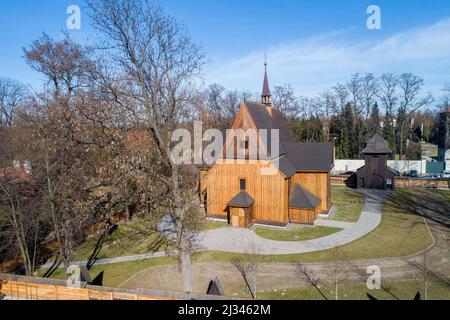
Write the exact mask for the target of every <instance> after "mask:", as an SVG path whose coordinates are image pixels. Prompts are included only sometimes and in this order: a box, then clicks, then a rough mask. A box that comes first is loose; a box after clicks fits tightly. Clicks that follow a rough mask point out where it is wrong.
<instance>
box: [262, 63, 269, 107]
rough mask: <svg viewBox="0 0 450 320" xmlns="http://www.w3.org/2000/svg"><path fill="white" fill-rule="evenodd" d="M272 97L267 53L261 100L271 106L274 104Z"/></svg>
mask: <svg viewBox="0 0 450 320" xmlns="http://www.w3.org/2000/svg"><path fill="white" fill-rule="evenodd" d="M270 98H271V94H270V88H269V78H268V77H267V55H266V56H265V61H264V84H263V91H262V94H261V102H262V103H263V104H265V105H268V106H270V105H271V104H272V102H271V99H270Z"/></svg>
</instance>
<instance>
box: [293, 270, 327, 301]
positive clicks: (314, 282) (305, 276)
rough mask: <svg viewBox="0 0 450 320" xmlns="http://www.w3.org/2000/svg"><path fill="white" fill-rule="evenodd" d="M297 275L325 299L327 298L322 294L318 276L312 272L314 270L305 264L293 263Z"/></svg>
mask: <svg viewBox="0 0 450 320" xmlns="http://www.w3.org/2000/svg"><path fill="white" fill-rule="evenodd" d="M295 267H296V270H297V275H298V276H299V277H300V278H301V279H302V280H303V281H305V282H306V284H308V285H309V286H310V287H312V288H314V289H316V290H317V292H319V294H320V295H321V296H322V297H323V298H324V299H325V300H328V298H327V297H326V296H325V295H324V293H323V292H322V290H320V278H319V276H318V275H317V274H316V273H315V272H314V270H311V269H309V268H308V267H307V266H306V265H304V264H301V263H296V264H295Z"/></svg>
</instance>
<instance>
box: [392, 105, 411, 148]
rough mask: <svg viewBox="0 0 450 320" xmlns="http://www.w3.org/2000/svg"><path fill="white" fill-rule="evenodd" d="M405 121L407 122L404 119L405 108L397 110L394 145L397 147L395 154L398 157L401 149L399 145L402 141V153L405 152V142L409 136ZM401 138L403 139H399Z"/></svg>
mask: <svg viewBox="0 0 450 320" xmlns="http://www.w3.org/2000/svg"><path fill="white" fill-rule="evenodd" d="M406 120H407V119H406V110H405V108H402V107H401V108H399V109H398V113H397V123H396V126H395V139H396V141H395V145H396V147H397V149H396V150H395V152H396V153H397V154H399V155H400V153H401V149H402V148H401V147H400V143H401V141H402V140H403V153H405V152H406V140H407V137H408V135H409V127H408V124H407V123H406ZM401 137H403V139H401ZM400 156H401V155H400Z"/></svg>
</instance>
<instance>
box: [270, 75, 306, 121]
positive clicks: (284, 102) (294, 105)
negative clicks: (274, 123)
mask: <svg viewBox="0 0 450 320" xmlns="http://www.w3.org/2000/svg"><path fill="white" fill-rule="evenodd" d="M272 96H273V105H274V106H275V107H277V108H278V109H280V111H281V113H282V114H283V115H284V116H286V117H287V118H290V119H293V118H297V117H298V116H299V114H300V111H301V110H300V104H299V101H298V98H297V97H296V96H295V94H294V88H293V87H292V86H290V85H287V84H285V85H283V86H276V87H274V90H273V92H272Z"/></svg>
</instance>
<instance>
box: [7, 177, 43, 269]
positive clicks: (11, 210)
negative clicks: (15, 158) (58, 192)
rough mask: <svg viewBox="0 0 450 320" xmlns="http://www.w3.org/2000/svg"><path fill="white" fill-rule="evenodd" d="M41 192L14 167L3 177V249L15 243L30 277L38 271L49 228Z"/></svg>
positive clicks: (28, 178)
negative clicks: (40, 247) (43, 209)
mask: <svg viewBox="0 0 450 320" xmlns="http://www.w3.org/2000/svg"><path fill="white" fill-rule="evenodd" d="M39 193H40V188H39V187H38V186H37V185H36V184H35V183H34V182H33V181H31V178H30V176H28V175H27V174H25V172H24V171H23V170H11V171H9V172H6V174H5V175H4V176H3V177H0V251H1V249H2V248H3V247H4V246H5V245H7V246H8V245H9V244H14V246H15V247H17V248H18V252H19V254H20V257H21V258H22V261H23V265H24V269H25V274H26V275H27V276H32V275H33V273H34V271H35V268H36V265H37V260H36V259H37V255H38V252H39V245H40V241H41V240H42V234H43V233H44V230H45V225H44V222H43V216H44V214H43V211H42V202H41V201H42V197H41V196H40V194H39ZM11 249H12V248H10V249H9V250H11Z"/></svg>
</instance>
